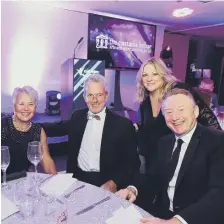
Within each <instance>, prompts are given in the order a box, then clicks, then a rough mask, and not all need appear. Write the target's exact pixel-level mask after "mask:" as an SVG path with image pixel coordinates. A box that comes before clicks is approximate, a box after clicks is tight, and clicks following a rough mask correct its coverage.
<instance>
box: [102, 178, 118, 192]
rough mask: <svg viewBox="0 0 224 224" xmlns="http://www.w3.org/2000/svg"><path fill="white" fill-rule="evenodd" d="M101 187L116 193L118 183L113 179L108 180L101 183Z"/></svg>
mask: <svg viewBox="0 0 224 224" xmlns="http://www.w3.org/2000/svg"><path fill="white" fill-rule="evenodd" d="M101 188H103V189H104V190H107V191H111V192H112V193H115V192H116V191H117V185H116V184H115V183H114V181H113V180H109V181H107V182H106V183H105V184H103V185H101Z"/></svg>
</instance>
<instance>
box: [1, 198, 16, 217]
mask: <svg viewBox="0 0 224 224" xmlns="http://www.w3.org/2000/svg"><path fill="white" fill-rule="evenodd" d="M1 200H2V209H1V220H3V219H5V218H7V217H9V216H10V215H12V214H14V213H16V212H18V211H19V209H18V208H17V206H16V204H15V203H14V202H11V201H10V200H9V199H8V198H6V197H4V196H3V195H2V199H1Z"/></svg>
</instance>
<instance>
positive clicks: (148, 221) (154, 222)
mask: <svg viewBox="0 0 224 224" xmlns="http://www.w3.org/2000/svg"><path fill="white" fill-rule="evenodd" d="M140 221H141V223H145V224H182V222H181V221H180V220H178V219H177V218H172V219H170V220H165V219H159V218H142V219H141V220H140Z"/></svg>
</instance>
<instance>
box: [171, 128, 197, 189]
mask: <svg viewBox="0 0 224 224" xmlns="http://www.w3.org/2000/svg"><path fill="white" fill-rule="evenodd" d="M200 126H201V125H200V124H197V127H196V129H195V132H194V134H193V136H192V138H191V141H190V143H189V145H188V147H187V150H186V153H185V155H184V158H183V162H182V165H181V168H180V171H179V174H178V177H177V182H176V187H175V188H176V189H177V188H178V186H179V185H180V183H181V180H182V179H183V177H184V173H185V171H186V169H187V167H188V165H189V163H190V162H191V160H192V159H193V157H194V153H195V150H196V149H197V146H198V144H199V140H200V136H201V127H200Z"/></svg>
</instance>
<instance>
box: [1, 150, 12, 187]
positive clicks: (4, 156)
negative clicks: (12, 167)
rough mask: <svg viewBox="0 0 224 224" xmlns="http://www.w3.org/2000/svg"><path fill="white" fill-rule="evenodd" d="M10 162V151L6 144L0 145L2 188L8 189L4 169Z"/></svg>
mask: <svg viewBox="0 0 224 224" xmlns="http://www.w3.org/2000/svg"><path fill="white" fill-rule="evenodd" d="M9 164H10V153H9V147H8V146H2V147H1V169H2V172H3V183H2V189H8V188H9V185H8V184H7V183H6V170H7V168H8V166H9Z"/></svg>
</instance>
